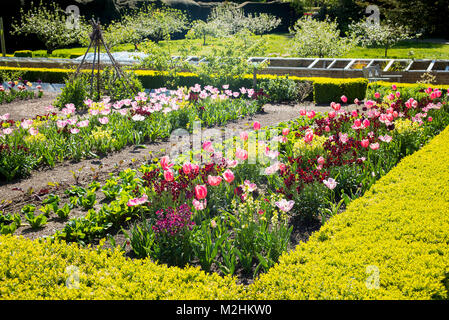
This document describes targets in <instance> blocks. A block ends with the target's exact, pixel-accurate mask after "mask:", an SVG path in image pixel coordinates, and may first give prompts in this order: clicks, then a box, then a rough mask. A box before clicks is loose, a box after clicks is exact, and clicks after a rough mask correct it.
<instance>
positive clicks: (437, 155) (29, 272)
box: [0, 127, 449, 299]
mask: <svg viewBox="0 0 449 320" xmlns="http://www.w3.org/2000/svg"><path fill="white" fill-rule="evenodd" d="M447 159H449V127H448V128H446V129H445V130H444V131H443V132H442V133H441V134H440V135H438V136H437V137H435V138H434V139H433V140H432V141H431V142H430V143H429V144H428V145H427V146H425V147H424V148H423V149H421V150H420V151H418V152H416V153H415V154H413V155H411V156H408V157H406V158H404V159H403V160H402V161H401V162H400V163H399V164H398V166H397V167H395V168H394V169H393V170H391V171H390V172H389V173H388V174H387V175H386V176H384V177H383V178H382V179H380V180H379V181H378V182H377V183H376V184H375V185H374V186H373V187H372V188H371V189H370V190H369V191H368V192H367V193H366V194H365V195H364V196H363V197H362V198H359V199H357V200H355V201H353V202H352V203H351V204H350V205H349V207H348V208H347V210H346V211H345V212H344V213H342V214H340V215H338V216H335V217H333V218H331V219H330V220H329V221H328V223H327V224H326V225H325V226H324V227H323V228H322V229H321V230H320V231H318V232H316V233H314V234H313V235H312V237H311V238H310V240H309V241H308V242H307V243H303V244H300V245H299V246H297V248H296V249H295V250H294V251H292V252H290V253H285V254H284V255H283V256H282V257H281V261H280V263H279V264H278V265H276V266H275V267H274V268H272V269H271V270H270V271H269V272H268V273H266V274H264V275H262V276H261V277H260V278H259V279H257V280H256V281H255V283H254V284H252V285H249V286H247V287H244V286H239V285H236V283H235V279H233V278H230V277H225V278H222V277H220V276H217V275H216V274H206V273H204V272H203V271H201V270H199V269H198V268H192V267H188V268H185V269H179V268H167V267H165V266H161V265H157V264H154V263H152V262H150V261H149V260H148V259H144V260H129V259H127V258H125V257H123V256H122V255H121V254H120V253H119V252H116V251H114V252H113V251H110V250H109V251H106V250H94V249H88V248H79V247H78V246H76V245H74V244H65V243H54V244H51V243H49V242H39V241H37V240H34V241H31V240H28V239H24V238H22V237H16V236H0V262H1V263H0V298H1V299H448V298H449V295H448V292H449V245H448V244H449V184H448V181H449V164H448V162H447ZM70 267H72V268H73V267H75V268H79V269H78V274H79V289H73V288H72V289H70V288H68V287H67V286H66V281H67V280H68V279H69V280H71V282H70V283H71V284H76V283H78V282H76V280H75V281H73V278H69V274H68V272H69V271H70V269H67V268H70ZM72 270H73V269H72Z"/></svg>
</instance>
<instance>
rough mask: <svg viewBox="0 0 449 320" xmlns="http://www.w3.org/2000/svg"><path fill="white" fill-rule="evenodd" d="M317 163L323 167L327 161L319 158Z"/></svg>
mask: <svg viewBox="0 0 449 320" xmlns="http://www.w3.org/2000/svg"><path fill="white" fill-rule="evenodd" d="M317 162H318V164H319V165H323V164H324V162H325V160H324V158H323V157H319V158H318V159H317Z"/></svg>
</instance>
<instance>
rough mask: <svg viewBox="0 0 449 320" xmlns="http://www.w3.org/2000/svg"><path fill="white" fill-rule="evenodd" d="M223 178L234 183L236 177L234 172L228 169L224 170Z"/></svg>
mask: <svg viewBox="0 0 449 320" xmlns="http://www.w3.org/2000/svg"><path fill="white" fill-rule="evenodd" d="M223 178H224V179H225V181H226V182H227V183H232V181H234V178H235V177H234V173H233V172H232V171H231V170H229V169H226V171H225V172H223Z"/></svg>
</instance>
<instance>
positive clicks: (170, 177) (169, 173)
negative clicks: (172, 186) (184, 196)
mask: <svg viewBox="0 0 449 320" xmlns="http://www.w3.org/2000/svg"><path fill="white" fill-rule="evenodd" d="M164 179H165V181H168V182H170V181H173V180H174V179H175V176H174V174H173V171H171V170H165V171H164Z"/></svg>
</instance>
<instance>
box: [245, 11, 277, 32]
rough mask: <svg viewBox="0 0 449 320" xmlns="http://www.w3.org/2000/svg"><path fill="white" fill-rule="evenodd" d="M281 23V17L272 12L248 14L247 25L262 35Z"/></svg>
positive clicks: (252, 30)
mask: <svg viewBox="0 0 449 320" xmlns="http://www.w3.org/2000/svg"><path fill="white" fill-rule="evenodd" d="M280 24H281V19H279V18H276V17H275V16H273V15H271V14H266V13H261V14H259V15H256V14H255V15H251V14H250V15H248V17H247V18H246V20H245V26H246V28H248V30H249V31H251V32H252V33H254V34H258V35H262V34H264V33H267V32H270V31H271V30H273V29H275V28H276V27H277V26H279V25H280Z"/></svg>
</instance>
